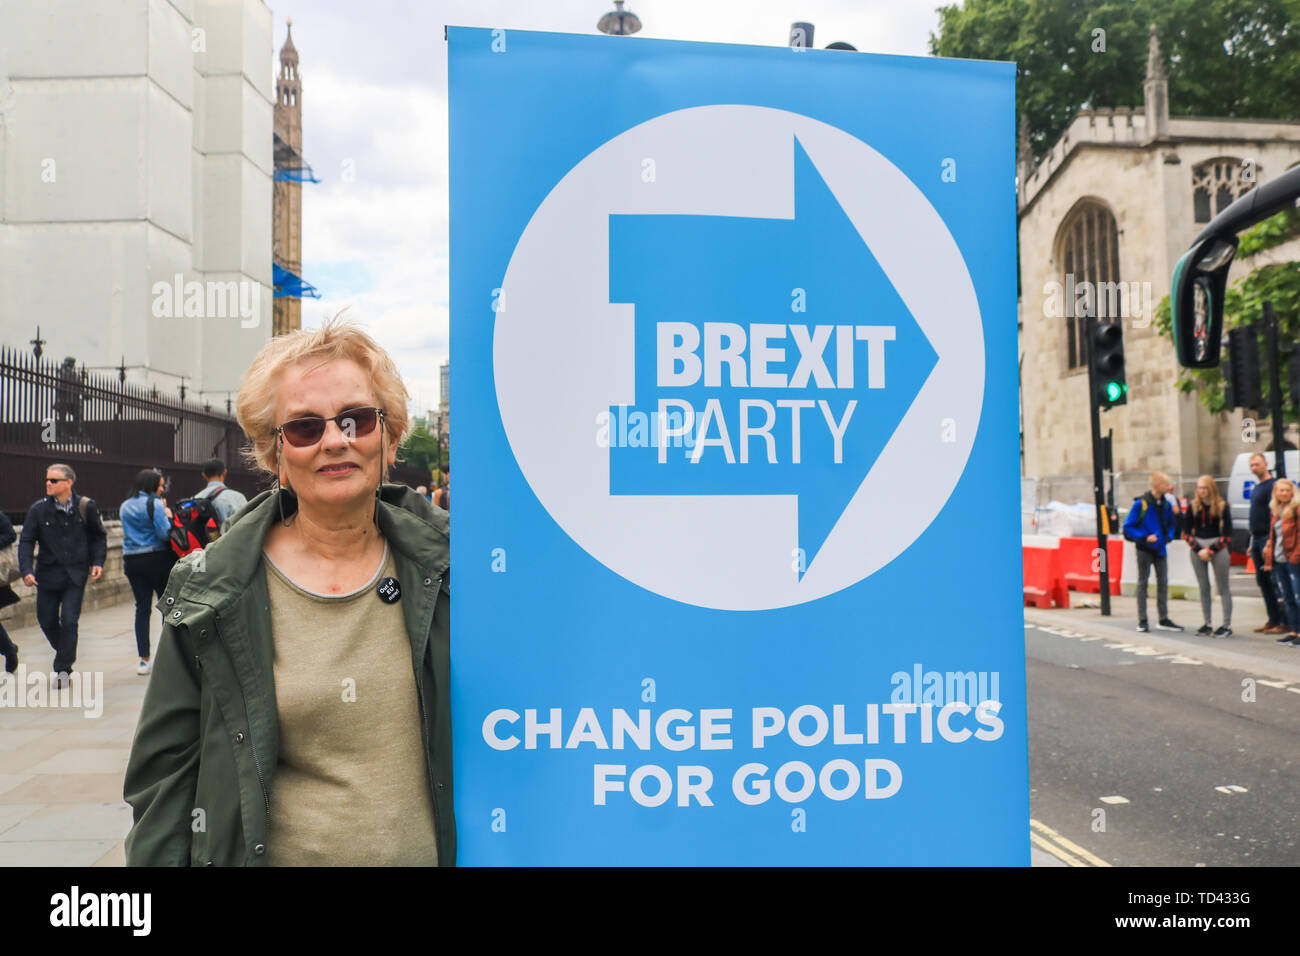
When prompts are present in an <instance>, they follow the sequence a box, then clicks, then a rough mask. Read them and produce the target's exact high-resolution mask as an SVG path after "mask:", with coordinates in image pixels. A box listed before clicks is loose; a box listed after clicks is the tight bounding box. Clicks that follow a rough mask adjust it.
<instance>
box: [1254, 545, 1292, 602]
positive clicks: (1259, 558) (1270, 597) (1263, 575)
mask: <svg viewBox="0 0 1300 956" xmlns="http://www.w3.org/2000/svg"><path fill="white" fill-rule="evenodd" d="M1267 543H1268V537H1267V536H1265V537H1264V538H1258V537H1252V538H1251V539H1250V560H1251V561H1253V562H1255V583H1256V584H1258V585H1259V593H1260V594H1262V595H1264V609H1265V610H1266V611H1267V612H1268V623H1269V624H1282V623H1284V622H1285V621H1286V612H1284V611H1283V610H1282V608H1281V606H1280V605H1279V604H1278V601H1277V589H1276V587H1275V586H1274V582H1273V572H1272V571H1266V570H1264V545H1265V544H1267Z"/></svg>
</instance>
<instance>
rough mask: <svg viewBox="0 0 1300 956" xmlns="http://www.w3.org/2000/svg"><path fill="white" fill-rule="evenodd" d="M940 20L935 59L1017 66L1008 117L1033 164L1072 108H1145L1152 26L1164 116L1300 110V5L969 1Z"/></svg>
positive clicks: (1271, 0) (1284, 0)
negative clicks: (1164, 85)
mask: <svg viewBox="0 0 1300 956" xmlns="http://www.w3.org/2000/svg"><path fill="white" fill-rule="evenodd" d="M938 14H939V30H938V33H937V34H935V33H931V34H930V51H931V52H932V53H934V54H936V55H939V56H953V57H969V58H975V59H984V60H1013V61H1015V62H1016V63H1017V64H1018V67H1019V68H1018V76H1017V82H1016V111H1017V114H1018V115H1020V116H1024V117H1025V118H1026V119H1027V121H1028V125H1029V139H1030V146H1031V149H1032V151H1033V154H1034V156H1035V157H1041V156H1042V155H1043V154H1045V153H1046V152H1047V151H1048V150H1049V149H1050V148H1051V146H1052V144H1053V143H1055V142H1056V140H1057V139H1058V138H1059V137H1060V135H1061V133H1062V132H1063V131H1064V130H1065V128H1066V127H1067V126H1068V125H1069V123H1070V121H1071V120H1072V119H1073V118H1074V115H1075V113H1076V112H1077V111H1078V110H1079V109H1082V108H1091V107H1115V106H1129V107H1139V108H1140V107H1141V106H1142V104H1143V92H1142V83H1143V80H1144V78H1145V76H1146V63H1147V29H1148V26H1149V25H1151V24H1154V25H1155V26H1156V29H1157V30H1158V32H1159V35H1160V47H1161V51H1162V53H1163V55H1164V61H1165V69H1166V72H1167V74H1168V77H1169V111H1170V115H1185V116H1239V117H1250V118H1263V119H1295V118H1296V117H1297V115H1298V111H1300V28H1298V27H1297V26H1296V24H1300V0H1253V2H1251V0H966V2H965V4H964V5H958V4H952V5H950V6H944V7H940V8H939V9H938Z"/></svg>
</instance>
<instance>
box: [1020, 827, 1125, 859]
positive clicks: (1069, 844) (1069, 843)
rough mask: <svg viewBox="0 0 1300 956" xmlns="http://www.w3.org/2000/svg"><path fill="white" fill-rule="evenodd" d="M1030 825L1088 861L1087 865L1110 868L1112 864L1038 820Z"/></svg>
mask: <svg viewBox="0 0 1300 956" xmlns="http://www.w3.org/2000/svg"><path fill="white" fill-rule="evenodd" d="M1029 825H1030V827H1032V828H1033V829H1035V830H1038V831H1039V832H1040V833H1043V834H1045V835H1046V836H1047V837H1049V838H1050V839H1052V840H1055V841H1056V842H1057V843H1058V844H1060V845H1061V846H1062V847H1064V848H1065V849H1067V850H1069V851H1070V852H1071V853H1073V854H1075V855H1076V856H1078V857H1080V858H1082V859H1083V860H1086V861H1087V863H1090V864H1091V865H1093V866H1110V864H1109V863H1107V862H1106V861H1105V860H1103V859H1102V858H1101V857H1099V856H1097V855H1095V854H1093V853H1089V852H1088V851H1087V850H1085V849H1084V848H1083V847H1081V846H1079V844H1077V843H1075V842H1073V841H1072V840H1068V839H1066V838H1065V837H1063V836H1061V834H1059V833H1057V832H1056V831H1055V830H1053V829H1052V828H1051V827H1049V826H1048V825H1047V824H1045V823H1041V822H1039V821H1038V820H1033V819H1031V820H1030V821H1029ZM1031 836H1032V834H1031Z"/></svg>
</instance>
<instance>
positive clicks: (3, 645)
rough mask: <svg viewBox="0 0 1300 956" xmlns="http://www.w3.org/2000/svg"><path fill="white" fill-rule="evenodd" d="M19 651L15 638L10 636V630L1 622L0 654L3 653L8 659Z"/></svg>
mask: <svg viewBox="0 0 1300 956" xmlns="http://www.w3.org/2000/svg"><path fill="white" fill-rule="evenodd" d="M17 653H18V645H16V644H15V643H14V642H13V639H12V638H11V637H10V636H9V632H8V631H6V630H5V626H4V625H3V624H0V654H3V655H4V656H5V658H6V659H8V658H12V657H13V656H14V655H15V654H17Z"/></svg>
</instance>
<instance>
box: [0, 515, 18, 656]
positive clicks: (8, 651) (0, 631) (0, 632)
mask: <svg viewBox="0 0 1300 956" xmlns="http://www.w3.org/2000/svg"><path fill="white" fill-rule="evenodd" d="M17 540H18V535H17V533H16V532H15V531H14V526H13V522H12V521H10V520H9V516H8V515H7V514H5V513H4V512H3V511H0V552H4V551H7V550H8V549H9V548H10V547H11V546H12V545H13V543H14V542H15V541H17ZM9 560H10V559H9V558H8V557H6V558H5V561H4V562H3V565H7V564H8V562H9ZM3 565H0V566H3ZM9 566H10V567H12V566H13V565H9ZM20 600H21V598H19V597H18V595H17V594H15V593H14V589H13V588H11V587H10V586H9V582H8V581H7V580H6V579H5V577H4V576H3V575H0V611H2V610H4V609H5V608H7V607H9V606H10V605H13V604H17V603H18V602H19V601H20ZM0 654H4V659H5V670H6V671H7V672H8V673H10V674H12V673H13V672H14V671H16V670H18V645H17V644H15V643H14V642H13V639H12V638H11V637H10V636H9V632H8V631H6V630H5V626H4V625H3V624H0Z"/></svg>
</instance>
